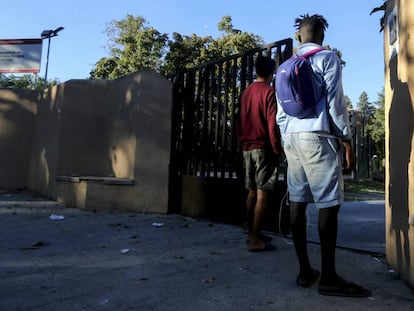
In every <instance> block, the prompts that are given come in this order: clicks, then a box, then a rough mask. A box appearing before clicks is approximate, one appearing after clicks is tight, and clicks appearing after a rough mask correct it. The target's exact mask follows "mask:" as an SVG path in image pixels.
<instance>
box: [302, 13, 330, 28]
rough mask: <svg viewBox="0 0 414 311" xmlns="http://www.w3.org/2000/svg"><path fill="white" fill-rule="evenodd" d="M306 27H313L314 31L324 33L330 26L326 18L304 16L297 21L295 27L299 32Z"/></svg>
mask: <svg viewBox="0 0 414 311" xmlns="http://www.w3.org/2000/svg"><path fill="white" fill-rule="evenodd" d="M305 25H306V26H309V27H311V28H312V29H321V30H323V31H325V30H326V28H328V26H329V25H328V22H327V20H326V19H325V17H323V16H322V15H319V14H314V15H309V14H303V15H301V16H300V18H296V19H295V25H294V26H295V28H296V29H297V30H299V29H300V28H302V26H305Z"/></svg>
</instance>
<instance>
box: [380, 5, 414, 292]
mask: <svg viewBox="0 0 414 311" xmlns="http://www.w3.org/2000/svg"><path fill="white" fill-rule="evenodd" d="M388 2H389V3H388V7H387V18H386V21H387V24H386V27H385V30H384V56H385V57H384V60H385V61H384V65H385V108H386V110H385V117H386V126H387V127H386V129H387V130H386V185H387V186H386V258H387V261H388V262H389V263H390V264H391V265H392V266H393V267H394V269H396V270H397V271H398V272H400V275H401V278H402V279H404V280H405V281H407V282H408V283H409V284H410V285H411V286H414V265H413V264H412V263H413V260H414V139H413V130H414V38H413V37H412V34H413V33H414V1H412V0H399V1H398V0H396V1H392V0H391V1H388ZM393 12H395V13H396V14H395V16H396V22H397V23H396V25H397V26H398V33H395V34H397V40H396V41H395V42H394V43H393V42H392V39H393V34H392V24H390V23H388V21H390V17H391V16H392V15H393ZM410 34H411V37H410ZM390 39H391V40H390Z"/></svg>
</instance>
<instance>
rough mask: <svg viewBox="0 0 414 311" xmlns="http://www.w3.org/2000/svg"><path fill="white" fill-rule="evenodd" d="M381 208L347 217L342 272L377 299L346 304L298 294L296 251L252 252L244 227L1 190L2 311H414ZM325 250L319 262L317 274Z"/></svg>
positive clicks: (357, 207)
mask: <svg viewBox="0 0 414 311" xmlns="http://www.w3.org/2000/svg"><path fill="white" fill-rule="evenodd" d="M309 210H310V212H309V222H310V227H309V230H308V232H309V238H310V240H313V239H315V240H316V241H317V238H316V237H315V230H316V228H315V224H314V223H313V221H314V220H313V218H314V216H315V214H314V212H312V210H313V209H312V208H310V209H309ZM383 210H384V201H381V200H380V201H365V202H350V203H346V204H345V205H344V207H343V208H342V210H341V222H340V245H342V246H343V247H341V248H338V251H337V262H338V270H339V272H340V273H341V274H342V275H343V276H345V277H346V278H348V279H351V280H352V281H355V282H358V283H361V284H362V285H364V286H366V287H368V288H370V289H371V290H372V291H373V295H372V297H369V298H338V297H327V296H322V295H319V294H318V291H317V285H314V286H313V287H311V288H309V289H303V288H299V287H298V286H296V284H295V281H294V280H295V277H296V273H297V267H296V257H295V254H294V250H293V246H292V244H291V241H290V239H286V238H283V237H281V236H278V235H274V236H273V242H274V243H275V244H276V245H277V246H278V249H277V250H276V251H275V252H269V253H250V252H248V251H247V249H246V243H245V239H246V235H245V232H244V231H243V229H242V228H240V227H238V226H233V225H228V224H221V223H215V222H210V221H202V220H195V219H190V218H186V217H183V216H179V215H148V214H146V215H144V214H139V215H137V214H130V213H128V214H114V213H107V212H98V213H93V212H88V211H81V210H78V209H73V208H68V207H64V206H61V205H59V204H56V203H55V202H52V201H47V200H44V199H42V198H36V197H33V196H30V195H27V194H24V193H17V194H16V193H15V194H9V193H1V194H0V214H1V217H0V230H1V231H0V233H1V237H2V238H1V240H0V248H1V253H0V254H1V255H0V278H1V282H0V310H5V311H13V310H31V311H32V310H35V311H37V310H63V311H66V310H117V311H118V310H145V311H146V310H180V311H181V310H184V311H186V310H214V311H216V310H318V309H320V310H393V311H394V310H413V306H414V293H413V290H412V289H411V288H410V287H409V286H407V285H406V284H405V283H404V282H403V281H401V280H400V279H399V277H398V274H397V273H395V272H394V271H393V270H392V269H391V268H390V267H388V265H387V264H386V262H385V259H384V256H383V255H382V254H381V251H382V253H383V250H384V234H383V230H384V226H383V223H384V218H383V217H382V215H383V214H381V213H383ZM381 211H382V212H381ZM53 215H54V216H55V217H54V218H58V219H59V218H60V216H63V218H64V219H61V220H52V219H50V217H51V216H53ZM357 215H359V216H358V217H357ZM354 217H355V218H354ZM52 218H53V217H52ZM356 220H358V221H359V225H356V224H355V221H356ZM361 237H364V239H365V240H364V241H363V240H362V239H361ZM316 241H315V243H310V245H309V253H310V257H311V261H312V263H313V264H314V266H315V267H317V268H318V267H319V258H320V257H319V245H318V244H317V243H316ZM358 241H359V242H360V243H357V242H358Z"/></svg>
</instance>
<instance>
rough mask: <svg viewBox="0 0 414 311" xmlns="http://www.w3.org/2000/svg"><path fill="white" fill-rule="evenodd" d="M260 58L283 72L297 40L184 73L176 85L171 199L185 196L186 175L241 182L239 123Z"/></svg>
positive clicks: (248, 52)
mask: <svg viewBox="0 0 414 311" xmlns="http://www.w3.org/2000/svg"><path fill="white" fill-rule="evenodd" d="M258 55H267V56H270V57H272V58H273V59H274V60H275V61H276V66H278V65H279V64H281V63H282V62H283V61H284V60H285V59H286V58H288V57H290V56H291V55H292V39H285V40H281V41H277V42H274V43H271V44H267V45H263V46H261V47H259V48H256V49H252V50H249V51H246V52H244V53H240V54H237V55H233V56H229V57H226V58H222V59H218V60H216V61H212V62H209V63H205V64H203V65H200V66H197V67H193V68H190V69H183V70H180V71H179V72H178V74H177V76H176V77H175V80H174V106H173V122H172V124H173V130H172V141H171V142H172V149H171V161H170V177H171V179H170V184H171V185H172V188H171V189H170V195H174V194H177V193H179V192H180V177H181V176H182V175H191V176H201V177H206V178H219V179H234V178H239V177H240V169H241V167H242V157H241V151H240V147H239V144H238V141H237V137H236V135H235V121H236V118H237V114H238V110H239V97H240V94H241V92H242V91H243V90H244V89H245V88H246V87H247V86H248V85H249V84H250V83H251V82H253V81H254V79H255V70H254V62H255V59H256V57H257V56H258ZM173 201H174V199H173Z"/></svg>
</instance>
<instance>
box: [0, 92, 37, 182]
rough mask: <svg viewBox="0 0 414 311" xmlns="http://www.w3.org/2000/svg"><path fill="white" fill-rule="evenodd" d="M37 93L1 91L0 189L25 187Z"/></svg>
mask: <svg viewBox="0 0 414 311" xmlns="http://www.w3.org/2000/svg"><path fill="white" fill-rule="evenodd" d="M37 96H38V93H37V92H31V91H23V90H13V89H1V90H0V188H1V189H16V188H25V187H26V186H27V175H28V172H29V160H30V150H31V146H32V133H33V129H34V124H35V123H34V121H35V110H36V105H35V102H36V100H37Z"/></svg>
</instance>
